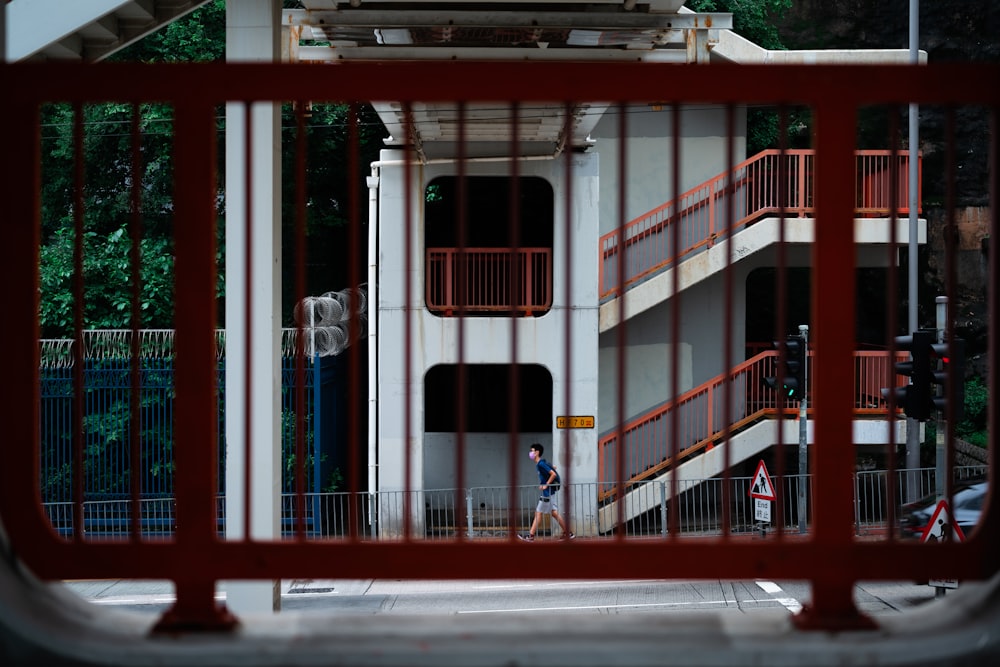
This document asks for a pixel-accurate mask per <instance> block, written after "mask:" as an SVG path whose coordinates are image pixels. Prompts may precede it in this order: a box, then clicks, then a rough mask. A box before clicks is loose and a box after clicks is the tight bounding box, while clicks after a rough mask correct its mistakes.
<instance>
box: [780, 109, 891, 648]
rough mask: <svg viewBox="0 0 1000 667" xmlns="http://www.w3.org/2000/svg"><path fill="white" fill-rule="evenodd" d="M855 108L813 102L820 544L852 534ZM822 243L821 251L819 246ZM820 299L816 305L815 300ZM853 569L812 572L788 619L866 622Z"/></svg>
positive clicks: (833, 544)
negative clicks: (802, 600)
mask: <svg viewBox="0 0 1000 667" xmlns="http://www.w3.org/2000/svg"><path fill="white" fill-rule="evenodd" d="M855 118H856V109H855V108H854V106H853V105H852V104H851V103H849V102H844V101H843V99H842V98H837V97H833V96H831V97H830V98H829V99H828V100H826V101H825V103H824V104H822V105H820V106H818V107H817V108H816V127H817V133H816V137H817V139H816V141H817V146H816V178H815V182H816V209H817V216H818V217H820V216H821V218H822V220H823V221H824V224H821V225H816V227H815V239H816V242H815V244H814V246H813V252H812V265H813V267H814V269H813V275H814V278H813V286H812V316H811V318H810V319H811V321H812V325H813V326H812V327H811V336H810V338H811V340H813V341H815V349H816V350H818V351H821V352H822V353H821V354H817V355H816V363H815V374H816V376H817V377H821V378H822V379H823V381H822V382H817V383H815V385H814V397H815V398H814V401H813V404H814V406H815V407H814V410H813V415H814V422H813V427H814V445H813V447H812V449H813V453H812V456H811V458H812V461H811V464H812V466H811V467H812V469H813V471H814V472H815V471H822V474H814V475H813V480H814V483H813V487H814V488H813V497H814V499H815V504H814V510H813V522H812V523H813V530H814V536H813V541H814V542H815V543H816V544H817V545H818V547H819V548H822V549H829V550H836V549H843V548H845V547H847V546H848V545H849V544H850V543H851V541H852V535H853V511H852V506H853V497H852V488H851V485H850V484H848V483H846V482H847V480H850V479H851V475H852V473H853V472H854V448H853V447H847V446H844V445H845V443H851V442H853V434H852V431H851V423H852V418H853V400H852V393H853V386H852V383H853V379H854V378H853V363H852V357H853V354H854V340H853V336H852V335H850V334H848V335H845V334H844V332H845V331H847V332H853V331H854V326H853V322H854V318H855V287H854V286H855V269H854V267H855V247H854V226H853V224H851V221H852V219H853V206H852V202H853V200H854V185H853V181H852V180H849V179H844V178H842V177H840V176H841V175H842V174H845V173H851V172H852V170H853V168H854V164H855V158H854V153H853V151H852V150H851V146H852V145H853V143H854V137H855V131H856V130H855ZM820 249H822V252H820ZM820 304H822V307H821V306H820ZM853 584H854V581H853V577H852V573H851V571H850V570H848V569H846V568H842V569H836V570H834V569H833V568H831V569H829V570H826V571H823V572H822V573H817V575H816V576H814V577H813V578H812V599H811V602H810V603H809V604H808V605H806V606H805V607H804V608H803V610H802V612H800V613H799V614H797V615H796V616H795V617H794V619H795V622H796V623H797V624H798V625H799V626H800V627H811V628H818V627H823V628H832V627H853V628H857V627H871V625H872V621H871V620H870V619H868V618H867V617H865V616H863V615H862V614H861V613H860V612H859V611H858V609H857V607H856V606H855V603H854V599H853Z"/></svg>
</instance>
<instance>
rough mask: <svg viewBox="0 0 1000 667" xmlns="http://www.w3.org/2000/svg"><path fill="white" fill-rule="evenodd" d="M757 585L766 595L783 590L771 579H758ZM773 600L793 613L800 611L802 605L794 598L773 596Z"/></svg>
mask: <svg viewBox="0 0 1000 667" xmlns="http://www.w3.org/2000/svg"><path fill="white" fill-rule="evenodd" d="M757 585H758V586H760V587H761V589H762V590H763V591H764V592H765V593H767V594H768V595H776V594H778V593H784V592H785V591H783V590H781V586H779V585H778V584H776V583H774V582H773V581H758V582H757ZM774 601H775V602H777V603H778V604H780V605H781V606H783V607H784V608H785V609H787V610H788V611H790V612H792V613H793V614H797V613H798V612H800V611H802V605H801V604H800V603H799V601H798V600H796V599H795V598H790V597H775V598H774Z"/></svg>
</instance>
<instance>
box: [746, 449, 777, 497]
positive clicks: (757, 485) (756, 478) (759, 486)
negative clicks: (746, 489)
mask: <svg viewBox="0 0 1000 667" xmlns="http://www.w3.org/2000/svg"><path fill="white" fill-rule="evenodd" d="M749 495H750V497H751V498H759V499H760V500H777V498H776V497H775V495H774V484H771V478H770V476H768V474H767V468H766V467H765V466H764V460H763V459H761V462H760V463H758V464H757V472H755V473H754V474H753V479H752V480H751V482H750V494H749Z"/></svg>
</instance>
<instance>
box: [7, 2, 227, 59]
mask: <svg viewBox="0 0 1000 667" xmlns="http://www.w3.org/2000/svg"><path fill="white" fill-rule="evenodd" d="M206 2H208V0H72V1H71V2H66V0H11V1H10V2H9V3H8V4H7V6H6V7H5V8H4V9H5V12H6V14H7V25H8V27H9V32H8V35H7V60H9V61H17V60H80V61H86V62H93V61H96V60H100V59H102V58H104V57H106V56H107V55H109V54H110V53H112V52H114V51H117V50H118V49H120V48H122V47H125V46H128V45H129V44H131V43H132V42H135V41H137V40H139V39H142V38H143V37H145V36H146V35H148V34H149V33H151V32H153V31H155V30H158V29H160V28H162V27H163V26H165V25H167V24H168V23H171V22H172V21H176V20H177V19H179V18H180V17H182V16H184V15H185V14H187V13H188V12H191V11H193V10H195V9H197V8H198V7H200V6H202V5H204V4H205V3H206Z"/></svg>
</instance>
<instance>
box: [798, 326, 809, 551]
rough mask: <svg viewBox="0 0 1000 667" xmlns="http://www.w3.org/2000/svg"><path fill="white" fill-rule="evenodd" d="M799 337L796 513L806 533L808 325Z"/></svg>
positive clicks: (801, 330)
mask: <svg viewBox="0 0 1000 667" xmlns="http://www.w3.org/2000/svg"><path fill="white" fill-rule="evenodd" d="M799 335H801V336H802V366H803V368H802V377H803V378H805V381H804V382H803V383H802V400H800V401H799V485H798V491H799V493H798V512H799V532H800V533H804V532H806V511H807V503H806V479H808V477H807V475H808V474H809V459H808V449H807V447H806V445H807V443H806V408H807V405H806V401H807V400H808V396H809V392H808V390H807V387H808V386H809V325H808V324H800V325H799Z"/></svg>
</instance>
